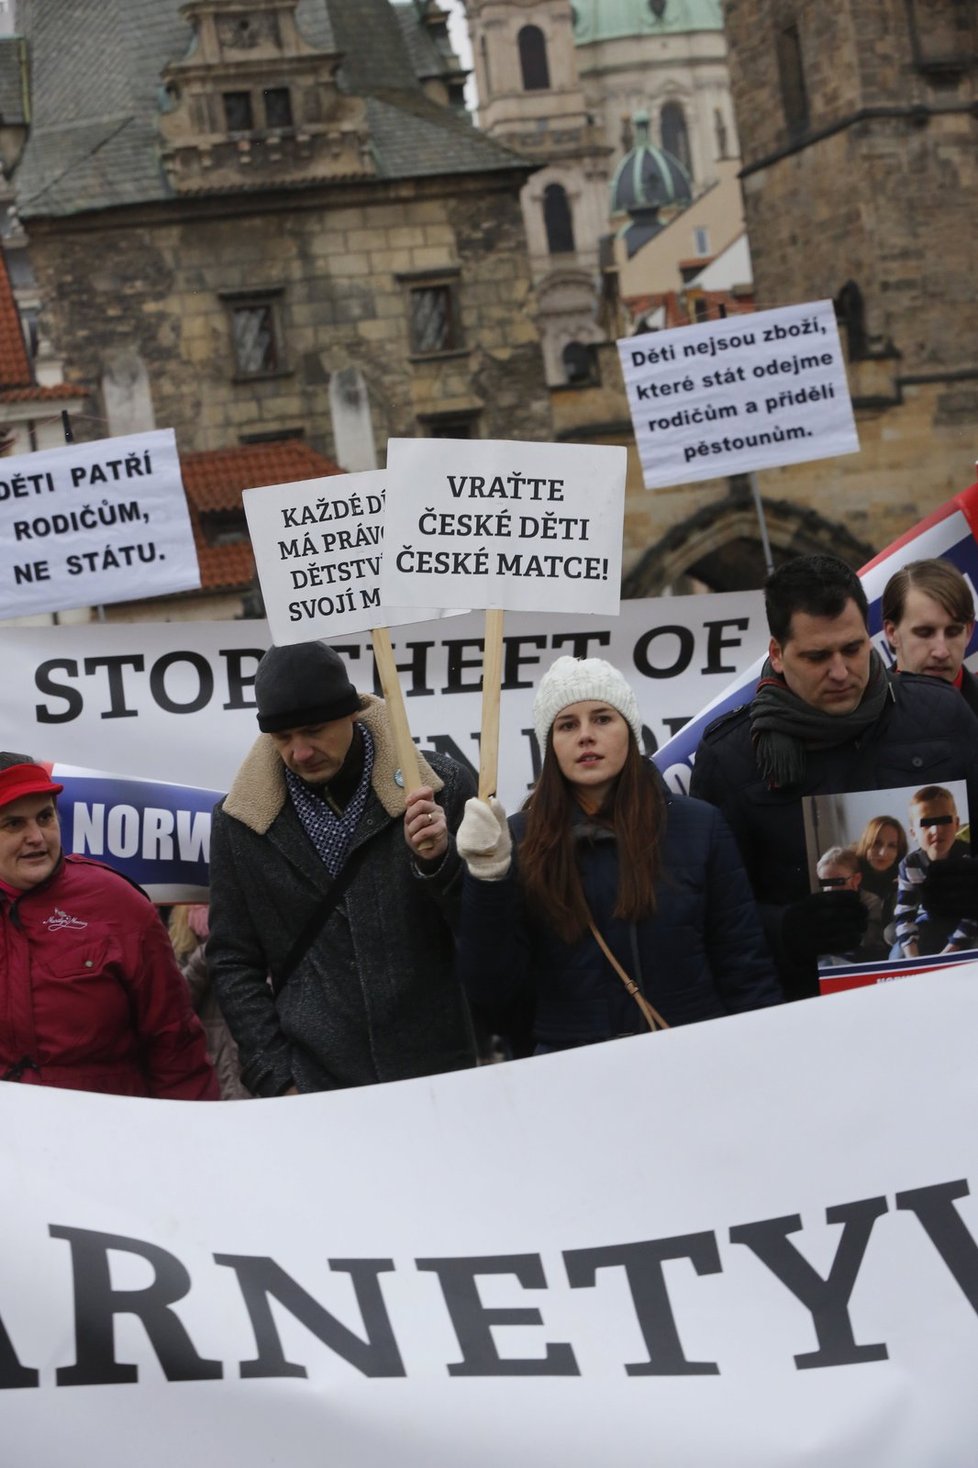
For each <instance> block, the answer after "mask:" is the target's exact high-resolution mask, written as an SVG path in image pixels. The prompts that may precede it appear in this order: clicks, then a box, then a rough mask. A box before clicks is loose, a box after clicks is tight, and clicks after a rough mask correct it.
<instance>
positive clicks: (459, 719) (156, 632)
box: [0, 591, 768, 808]
mask: <svg viewBox="0 0 978 1468" xmlns="http://www.w3.org/2000/svg"><path fill="white" fill-rule="evenodd" d="M483 622H484V617H483V615H482V614H481V613H477V612H470V613H468V614H467V615H465V616H461V617H449V618H445V619H442V620H439V621H437V622H429V623H422V624H419V625H412V626H410V627H404V628H401V629H397V630H395V631H394V633H393V636H392V642H393V647H394V657H395V661H396V662H397V664H398V667H399V668H400V670H401V672H400V678H401V686H402V688H403V690H404V694H405V703H406V707H407V710H408V715H409V718H410V722H411V729H412V733H413V734H414V737H415V739H416V740H417V742H418V743H419V744H420V746H421V748H422V749H437V750H440V751H441V752H443V753H447V754H450V755H453V756H454V757H456V758H458V759H461V760H463V761H468V762H469V764H470V766H471V767H472V768H473V769H478V765H479V726H480V711H481V703H482V694H481V679H482V645H483V642H482V639H483V632H484V628H483ZM767 643H768V632H767V627H766V624H765V621H764V610H763V604H762V599H761V593H760V592H747V591H743V592H731V593H727V594H724V595H722V596H676V597H661V598H658V599H654V600H645V601H625V602H622V605H621V615H620V616H618V617H609V618H601V617H578V616H571V615H570V614H568V613H564V614H555V615H553V616H545V615H543V614H541V613H538V612H513V613H512V614H511V615H510V616H508V617H507V619H506V635H505V638H504V645H503V688H502V713H501V717H502V730H503V737H502V740H501V746H500V767H499V777H500V783H499V791H500V795H501V797H502V799H503V800H504V801H508V802H509V803H510V807H511V808H515V802H516V801H519V800H522V799H523V797H524V796H525V794H526V791H527V789H528V787H529V785H530V783H531V782H532V780H533V778H534V771H535V758H536V756H535V745H534V739H533V735H532V727H533V721H532V717H531V708H532V703H533V691H534V688H535V687H536V685H537V683H538V682H539V681H540V678H541V676H542V674H543V672H544V670H545V669H546V668H548V667H549V666H550V664H551V663H552V662H553V660H554V658H556V657H559V656H560V655H561V654H563V653H570V654H572V655H573V656H575V657H604V658H607V659H608V660H609V662H612V663H614V665H615V666H616V667H617V668H620V669H621V671H622V672H623V673H624V674H625V676H626V677H627V678H628V679H629V681H630V682H631V684H632V686H633V687H634V689H635V693H636V696H637V698H638V703H639V708H640V710H641V712H642V720H643V723H644V724H645V725H646V727H647V729H648V731H649V732H648V736H647V746H648V748H649V750H650V751H651V750H652V749H654V748H655V747H656V746H657V745H659V744H662V743H664V742H665V741H666V740H667V739H668V738H669V736H670V735H671V734H673V733H674V732H675V731H676V729H678V728H679V727H680V725H681V724H683V723H684V722H685V721H686V720H687V719H690V718H693V717H694V716H695V714H696V713H697V711H698V710H699V709H701V708H702V707H703V706H704V704H706V703H708V702H709V701H710V699H711V698H713V697H714V696H715V694H717V693H719V692H720V691H721V690H722V689H725V688H726V687H727V685H728V682H729V680H730V678H731V677H733V676H735V675H736V674H737V673H739V672H741V671H743V670H744V669H745V668H747V667H749V666H750V665H751V664H752V663H753V662H754V661H755V660H756V659H757V657H758V656H759V655H760V653H761V652H762V651H763V650H764V649H765V648H766V647H767ZM267 646H268V628H267V626H266V624H265V623H264V622H262V621H242V622H164V623H145V622H141V623H139V624H138V625H134V626H127V625H124V624H119V623H91V624H89V625H87V626H64V627H12V628H8V629H7V630H6V631H5V633H4V696H3V698H2V699H0V749H9V750H16V751H19V752H24V753H27V754H33V755H35V756H36V757H37V758H38V759H48V760H52V759H57V760H62V761H64V762H65V763H67V764H72V765H84V766H87V767H88V768H89V769H95V770H100V769H108V770H112V771H113V772H114V773H115V774H116V775H134V776H139V777H142V778H146V779H151V780H169V781H173V782H175V783H177V784H178V785H184V784H189V785H195V786H205V787H208V788H210V789H214V790H222V791H223V790H227V788H228V786H229V784H230V782H231V780H232V779H233V778H234V773H235V770H236V769H237V767H238V765H239V764H240V763H241V760H242V759H243V758H244V756H245V754H246V753H247V751H248V749H249V748H250V746H251V744H252V743H253V742H254V739H255V737H256V735H257V733H258V725H257V723H256V722H255V693H254V681H255V672H256V670H257V667H258V662H259V659H260V658H261V655H262V653H263V652H264V651H265V649H266V648H267ZM333 646H335V647H336V649H337V650H338V651H339V652H340V653H341V655H342V656H343V657H344V658H345V660H346V662H347V666H348V668H349V672H350V677H351V678H352V680H353V682H354V683H355V684H356V686H357V687H358V688H359V689H361V690H362V691H363V692H365V693H370V692H375V691H377V687H376V684H375V681H374V665H373V656H372V652H371V647H370V637H369V636H364V635H363V634H360V633H358V634H356V635H354V636H349V637H341V638H338V639H336V640H335V642H334V643H333Z"/></svg>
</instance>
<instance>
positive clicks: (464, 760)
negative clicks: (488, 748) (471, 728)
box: [414, 734, 479, 781]
mask: <svg viewBox="0 0 978 1468" xmlns="http://www.w3.org/2000/svg"><path fill="white" fill-rule="evenodd" d="M478 737H479V736H478V734H470V735H469V738H470V739H478ZM414 742H415V744H417V743H419V741H418V740H417V739H416V740H415V741H414ZM424 747H425V749H433V750H434V751H435V754H444V755H447V756H448V758H449V759H453V760H454V761H455V763H456V764H457V765H462V766H463V768H464V769H466V770H468V772H469V774H470V775H471V776H472V778H473V780H476V781H478V778H479V771H478V770H477V769H476V767H475V765H474V764H473V763H472V761H471V760H470V759H469V758H468V756H467V755H464V754H463V753H462V751H461V750H460V749H459V747H458V745H457V744H456V742H455V740H454V739H453V738H452V736H451V735H450V734H431V735H429V736H427V737H426V738H425V741H424Z"/></svg>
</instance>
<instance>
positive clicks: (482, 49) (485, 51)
mask: <svg viewBox="0 0 978 1468" xmlns="http://www.w3.org/2000/svg"><path fill="white" fill-rule="evenodd" d="M479 55H480V56H481V58H482V74H483V76H484V77H485V79H486V92H487V93H488V92H491V91H492V77H491V75H490V73H489V47H488V45H487V43H486V38H485V36H482V37H481V38H480V40H479Z"/></svg>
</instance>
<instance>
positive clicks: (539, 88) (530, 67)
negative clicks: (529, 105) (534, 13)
mask: <svg viewBox="0 0 978 1468" xmlns="http://www.w3.org/2000/svg"><path fill="white" fill-rule="evenodd" d="M516 40H517V44H518V45H519V48H520V70H521V71H522V73H523V90H524V91H525V92H546V91H547V90H548V89H549V87H550V68H549V67H548V65H547V42H546V38H545V36H544V34H543V31H542V30H541V29H540V27H539V26H538V25H525V26H524V27H523V29H522V30H521V31H520V33H519V35H518V36H517V38H516Z"/></svg>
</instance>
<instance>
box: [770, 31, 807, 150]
mask: <svg viewBox="0 0 978 1468" xmlns="http://www.w3.org/2000/svg"><path fill="white" fill-rule="evenodd" d="M776 46H777V60H778V76H779V78H780V81H781V104H782V106H783V107H784V119H785V122H786V123H787V125H788V136H789V137H790V138H797V137H800V136H801V135H802V134H803V133H805V132H807V131H808V124H809V113H808V91H807V89H806V87H805V67H804V64H803V61H802V54H801V34H800V32H799V30H798V27H797V25H796V24H795V23H794V22H793V21H792V22H791V23H790V24H789V25H785V26H783V27H782V29H781V30H780V31H779V32H778V35H777V40H776Z"/></svg>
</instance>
